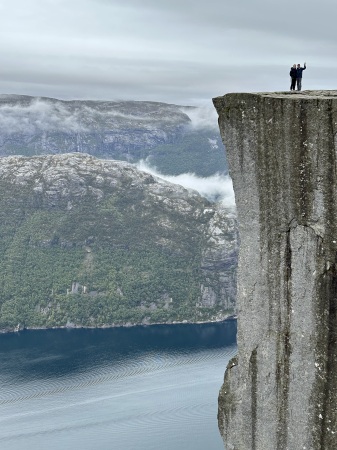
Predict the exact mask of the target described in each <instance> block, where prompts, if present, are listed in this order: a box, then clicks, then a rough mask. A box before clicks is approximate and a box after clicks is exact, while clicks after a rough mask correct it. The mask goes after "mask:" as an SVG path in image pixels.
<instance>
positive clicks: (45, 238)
mask: <svg viewBox="0 0 337 450" xmlns="http://www.w3.org/2000/svg"><path fill="white" fill-rule="evenodd" d="M0 192H1V195H0V252H1V255H2V258H1V262H0V291H1V293H2V294H1V299H0V302H1V310H0V328H2V329H13V328H14V327H16V326H17V325H18V324H20V326H23V327H46V326H66V325H67V324H68V325H72V324H73V325H76V326H104V325H113V324H126V323H151V322H171V321H183V320H188V321H199V320H208V319H215V318H221V317H223V316H224V314H226V312H229V311H232V310H233V305H234V297H235V265H236V254H237V243H236V242H237V239H236V238H237V236H236V222H235V219H234V218H233V217H232V216H231V215H229V214H228V211H225V210H222V209H221V208H220V207H218V206H216V205H215V204H211V203H209V202H208V201H207V200H205V199H204V198H203V197H201V196H200V195H199V194H197V193H196V192H194V191H188V190H186V189H184V188H182V187H180V186H178V185H174V184H171V183H167V182H164V181H163V180H160V179H156V178H154V177H153V176H151V175H149V174H147V173H144V172H141V171H138V170H136V169H135V167H134V166H132V165H130V164H128V163H125V162H117V161H107V160H99V159H96V158H94V157H92V156H89V155H85V154H79V153H75V154H64V155H54V156H39V157H29V158H27V157H18V156H16V157H7V158H2V159H1V165H0Z"/></svg>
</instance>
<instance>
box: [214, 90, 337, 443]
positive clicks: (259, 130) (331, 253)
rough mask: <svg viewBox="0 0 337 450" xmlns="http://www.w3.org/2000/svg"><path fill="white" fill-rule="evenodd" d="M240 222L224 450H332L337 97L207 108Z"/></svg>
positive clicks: (306, 94) (336, 420) (307, 95)
mask: <svg viewBox="0 0 337 450" xmlns="http://www.w3.org/2000/svg"><path fill="white" fill-rule="evenodd" d="M213 102H214V105H215V108H216V110H217V112H218V114H219V126H220V131H221V135H222V139H223V141H224V143H225V144H226V147H227V154H228V160H229V166H230V174H231V176H232V178H233V184H234V191H235V196H236V203H237V209H238V218H239V224H240V228H239V229H240V239H241V247H240V256H239V267H238V312H239V320H238V356H237V358H235V359H234V360H232V361H231V362H230V363H229V365H228V367H227V370H226V374H225V382H224V384H223V386H222V388H221V391H220V396H219V413H218V420H219V428H220V432H221V434H222V436H223V439H224V442H225V445H226V448H227V450H234V449H235V450H286V449H288V450H299V449H301V450H302V449H303V450H304V449H306V450H309V449H310V450H311V449H312V450H316V449H319V450H323V449H324V450H330V449H331V450H332V449H336V448H337V336H336V333H337V261H336V259H337V258H336V255H337V230H336V226H337V220H336V213H337V211H336V183H337V174H336V171H337V167H336V158H337V153H336V152H337V91H302V92H300V93H297V92H295V93H289V92H280V93H257V94H228V95H225V96H224V97H218V98H215V99H214V100H213Z"/></svg>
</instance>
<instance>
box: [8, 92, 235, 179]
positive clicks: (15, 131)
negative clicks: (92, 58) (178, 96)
mask: <svg viewBox="0 0 337 450" xmlns="http://www.w3.org/2000/svg"><path fill="white" fill-rule="evenodd" d="M200 114H201V117H200ZM202 114H203V115H202ZM205 114H206V113H205V112H203V111H202V110H201V109H200V108H195V107H182V106H178V105H170V104H166V103H158V102H139V101H138V102H137V101H119V102H116V101H115V102H113V101H89V100H87V101H84V100H75V101H64V100H57V99H52V98H45V97H29V96H23V95H0V155H1V156H8V155H24V156H32V155H40V154H58V153H67V152H80V153H88V154H91V155H93V156H97V157H100V158H110V159H118V160H124V161H128V162H137V161H139V160H141V159H145V160H147V162H148V163H149V164H151V165H152V166H155V167H157V169H158V170H159V171H161V172H162V173H165V174H171V175H177V174H180V173H184V172H194V173H196V174H198V175H201V176H209V175H212V174H214V173H216V172H222V173H225V172H226V171H227V166H226V159H225V153H224V149H223V145H222V142H221V139H220V135H219V132H218V130H217V129H216V128H215V127H216V118H215V119H214V121H213V124H212V121H211V120H210V119H209V117H207V116H205Z"/></svg>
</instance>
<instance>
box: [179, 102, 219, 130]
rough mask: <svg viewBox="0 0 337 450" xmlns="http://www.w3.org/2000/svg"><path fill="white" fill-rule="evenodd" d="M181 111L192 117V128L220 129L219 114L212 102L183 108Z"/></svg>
mask: <svg viewBox="0 0 337 450" xmlns="http://www.w3.org/2000/svg"><path fill="white" fill-rule="evenodd" d="M181 111H182V112H184V113H185V114H187V115H188V117H189V118H190V119H191V127H192V128H194V129H200V128H204V129H211V130H217V131H218V130H219V128H218V115H217V113H216V111H215V108H214V107H213V106H212V105H211V104H209V105H208V104H202V105H201V106H199V107H196V108H181Z"/></svg>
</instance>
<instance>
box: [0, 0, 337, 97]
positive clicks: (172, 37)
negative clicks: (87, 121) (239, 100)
mask: <svg viewBox="0 0 337 450" xmlns="http://www.w3.org/2000/svg"><path fill="white" fill-rule="evenodd" d="M336 17H337V2H336V0H319V1H317V0H305V1H304V0H291V1H290V0H282V1H277V2H276V1H273V0H231V1H229V0H193V1H192V0H0V18H1V19H0V36H1V41H0V42H1V47H0V48H1V71H0V73H1V75H0V83H1V89H0V93H15V94H27V95H37V96H49V97H56V98H62V99H75V98H76V99H106V100H115V99H134V100H153V101H164V102H169V103H177V104H185V105H188V104H198V103H203V102H209V101H210V99H211V98H212V97H215V96H218V95H222V94H225V93H227V92H238V91H241V92H243V91H245V92H251V91H270V90H288V89H289V75H288V74H289V68H290V66H291V65H292V64H293V63H301V64H303V62H304V61H306V62H307V66H308V68H307V70H306V71H305V72H304V74H303V83H302V84H303V88H304V89H316V88H318V89H334V88H337V58H336V55H337V26H336V21H337V19H336Z"/></svg>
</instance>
